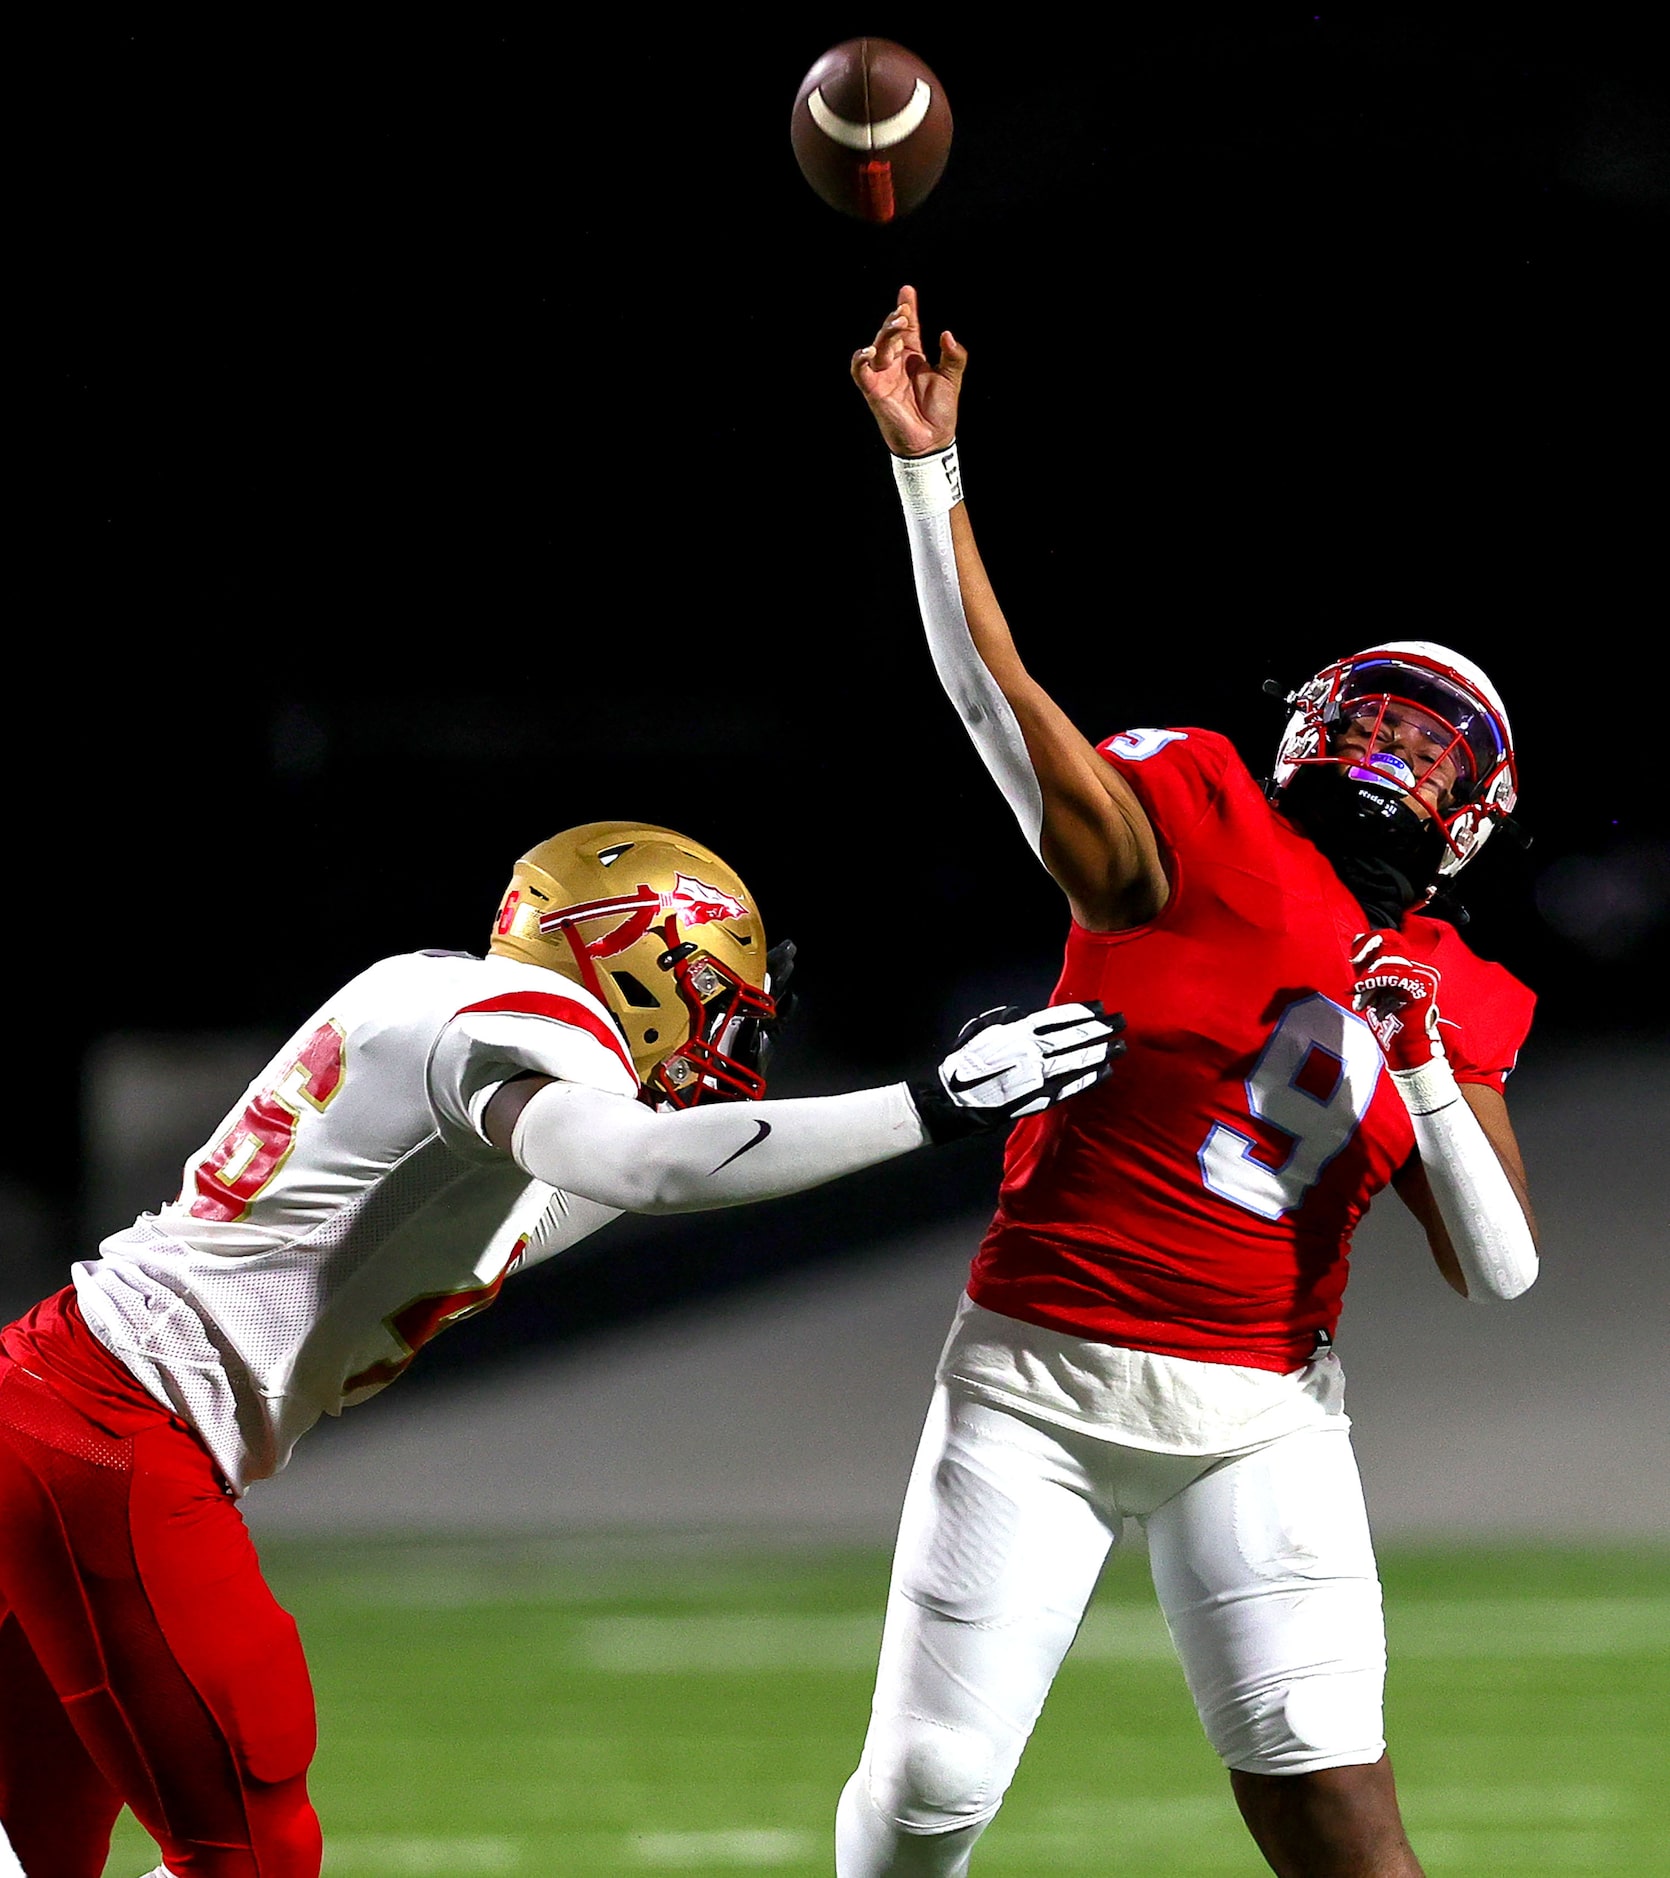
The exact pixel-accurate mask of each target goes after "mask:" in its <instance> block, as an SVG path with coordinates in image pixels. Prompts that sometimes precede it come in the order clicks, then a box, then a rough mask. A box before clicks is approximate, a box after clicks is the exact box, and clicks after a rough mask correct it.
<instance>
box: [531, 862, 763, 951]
mask: <svg viewBox="0 0 1670 1878" xmlns="http://www.w3.org/2000/svg"><path fill="white" fill-rule="evenodd" d="M665 913H670V914H672V915H673V916H674V918H676V919H677V920H678V921H679V922H680V923H681V924H682V925H685V926H706V925H707V924H709V922H710V921H713V920H720V919H743V918H746V916H747V913H748V908H747V907H746V906H745V905H744V904H743V903H742V901H740V900H739V899H737V897H736V895H735V894H731V893H726V892H725V891H724V889H723V888H721V887H710V886H708V884H707V883H706V882H705V881H701V880H696V879H693V878H692V877H691V876H690V875H689V874H675V875H674V876H673V885H672V890H671V891H670V892H668V893H657V892H656V891H655V889H654V888H653V887H651V886H648V885H644V886H639V887H637V888H636V889H634V891H632V892H631V893H616V894H611V895H610V896H609V897H608V898H607V899H606V900H585V901H582V902H581V903H580V904H579V905H577V906H564V907H558V908H555V909H554V910H553V911H551V912H549V913H541V914H540V916H539V930H540V932H541V933H543V934H546V935H547V936H548V935H550V934H551V933H554V932H561V931H562V930H563V928H564V927H575V926H581V925H585V924H587V923H588V922H590V921H592V920H597V919H611V918H617V919H618V920H619V922H620V923H619V924H618V925H616V926H612V927H611V928H610V929H609V931H607V932H606V933H603V934H602V935H601V936H600V937H598V938H596V939H588V940H580V936H579V934H578V933H575V934H574V935H573V936H574V938H575V940H576V941H577V942H578V943H579V944H580V946H581V949H582V950H583V951H584V952H585V953H586V955H587V957H589V958H594V959H607V958H613V957H614V956H615V954H616V953H618V952H624V951H626V950H627V949H628V947H630V946H634V945H636V944H637V943H638V941H639V940H640V939H641V938H642V937H643V936H644V934H645V933H646V932H648V931H649V929H650V927H651V926H652V925H653V924H654V923H655V921H656V917H657V915H658V914H665Z"/></svg>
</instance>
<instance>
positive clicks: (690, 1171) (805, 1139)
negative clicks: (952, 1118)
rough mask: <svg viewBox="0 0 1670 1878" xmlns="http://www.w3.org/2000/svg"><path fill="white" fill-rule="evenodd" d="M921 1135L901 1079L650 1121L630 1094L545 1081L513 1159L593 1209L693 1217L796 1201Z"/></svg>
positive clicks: (522, 1124)
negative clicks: (783, 1198)
mask: <svg viewBox="0 0 1670 1878" xmlns="http://www.w3.org/2000/svg"><path fill="white" fill-rule="evenodd" d="M927 1139H928V1134H927V1130H926V1129H925V1128H924V1127H923V1126H922V1118H921V1117H920V1116H919V1115H918V1114H917V1112H916V1104H915V1103H914V1102H912V1101H911V1099H910V1094H909V1091H908V1090H907V1089H906V1087H905V1085H904V1084H903V1083H892V1084H889V1085H887V1086H886V1087H884V1088H880V1089H855V1090H853V1091H852V1092H851V1093H849V1094H847V1095H833V1096H803V1097H796V1098H792V1099H788V1100H784V1101H780V1102H726V1103H720V1104H716V1105H715V1106H713V1107H711V1108H699V1109H681V1110H678V1111H676V1112H673V1113H661V1114H657V1113H655V1112H654V1111H652V1110H650V1109H647V1108H645V1107H644V1105H643V1104H642V1103H641V1102H638V1101H635V1100H632V1099H629V1098H626V1097H622V1096H618V1095H609V1094H607V1093H605V1092H604V1091H601V1090H598V1089H587V1088H583V1087H581V1086H580V1085H579V1084H577V1083H569V1082H553V1083H550V1084H548V1085H547V1086H546V1087H545V1088H543V1089H541V1090H540V1091H539V1093H538V1094H537V1095H535V1096H534V1097H533V1098H532V1099H531V1100H530V1101H529V1102H528V1104H527V1106H526V1107H525V1108H524V1109H523V1110H522V1113H521V1115H520V1116H518V1118H517V1121H516V1127H515V1129H514V1130H513V1131H512V1134H511V1140H510V1151H511V1154H512V1155H513V1156H514V1158H515V1160H516V1163H517V1165H518V1166H519V1167H520V1168H521V1169H522V1171H523V1172H524V1173H526V1174H530V1175H532V1176H533V1178H534V1179H535V1180H543V1181H546V1182H548V1183H549V1184H550V1185H551V1186H553V1187H559V1188H561V1189H562V1190H563V1191H565V1192H567V1193H571V1194H579V1195H581V1196H583V1197H584V1198H585V1199H588V1200H594V1201H596V1202H597V1203H598V1204H599V1205H601V1206H612V1207H619V1208H620V1209H621V1210H622V1211H623V1212H627V1213H697V1212H703V1211H706V1210H707V1209H709V1208H712V1207H720V1206H740V1205H742V1204H743V1203H744V1202H746V1201H749V1200H771V1199H776V1198H778V1197H779V1196H780V1195H783V1194H787V1193H799V1192H800V1191H802V1189H804V1188H806V1187H816V1186H819V1185H821V1184H822V1183H823V1182H824V1181H826V1180H833V1179H835V1178H836V1177H837V1176H838V1175H840V1174H851V1173H856V1172H857V1171H858V1170H859V1169H860V1168H864V1167H874V1166H875V1165H876V1164H877V1163H878V1162H881V1161H889V1160H892V1159H893V1158H894V1157H895V1156H896V1155H900V1154H908V1153H909V1152H910V1150H911V1149H912V1148H919V1147H921V1146H923V1145H924V1143H925V1142H926V1141H927Z"/></svg>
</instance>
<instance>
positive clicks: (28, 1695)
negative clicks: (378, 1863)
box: [0, 1293, 320, 1878]
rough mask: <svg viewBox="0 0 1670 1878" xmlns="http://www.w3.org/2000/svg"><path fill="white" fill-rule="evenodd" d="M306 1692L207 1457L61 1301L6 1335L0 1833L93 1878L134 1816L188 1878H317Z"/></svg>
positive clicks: (50, 1863) (53, 1867) (43, 1869)
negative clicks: (127, 1814)
mask: <svg viewBox="0 0 1670 1878" xmlns="http://www.w3.org/2000/svg"><path fill="white" fill-rule="evenodd" d="M314 1743H315V1724H314V1707H313V1690H312V1686H311V1682H310V1680H309V1677H308V1672H307V1664H306V1661H305V1659H304V1658H303V1655H302V1649H301V1643H300V1640H299V1638H298V1637H297V1634H296V1627H295V1624H294V1622H293V1621H292V1619H291V1618H290V1616H289V1613H288V1612H286V1611H285V1610H284V1609H283V1608H282V1607H281V1606H280V1605H279V1603H278V1602H277V1600H276V1599H275V1598H274V1597H273V1594H272V1592H271V1590H270V1589H269V1588H268V1586H267V1583H266V1580H265V1579H264V1578H263V1577H262V1574H261V1567H260V1563H259V1560H258V1559H257V1556H256V1552H255V1546H254V1543H253V1541H252V1540H251V1538H250V1536H249V1530H248V1528H247V1527H246V1526H245V1524H244V1521H243V1517H242V1515H241V1514H240V1513H239V1511H238V1509H237V1506H236V1504H235V1503H234V1502H233V1500H232V1499H231V1498H230V1496H229V1495H228V1494H227V1492H226V1490H225V1488H224V1487H223V1486H222V1484H221V1481H220V1478H219V1476H218V1475H217V1474H216V1472H215V1469H214V1467H213V1465H212V1463H211V1461H210V1459H209V1456H208V1452H207V1450H206V1449H205V1448H204V1447H203V1446H202V1444H201V1443H200V1442H199V1441H198V1440H197V1439H196V1437H195V1436H194V1435H192V1434H191V1433H190V1431H189V1430H188V1429H187V1427H186V1426H185V1424H184V1423H183V1422H181V1421H179V1420H178V1419H177V1418H176V1417H174V1416H172V1415H170V1414H169V1412H168V1411H167V1410H166V1409H165V1408H163V1407H162V1405H161V1404H160V1403H158V1402H156V1401H154V1400H153V1399H152V1398H151V1397H150V1396H149V1395H147V1394H146V1392H145V1391H144V1390H143V1389H141V1388H140V1386H139V1384H138V1383H137V1382H136V1381H135V1380H134V1379H133V1377H132V1376H130V1375H129V1374H128V1372H127V1370H126V1369H124V1368H123V1366H122V1365H121V1364H120V1363H118V1362H117V1361H116V1360H115V1358H114V1357H112V1356H110V1355H109V1354H108V1353H107V1352H106V1351H105V1350H104V1349H103V1347H102V1346H101V1345H100V1344H98V1343H97V1341H96V1339H94V1337H93V1336H92V1334H91V1333H90V1332H89V1331H88V1330H87V1328H86V1326H85V1324H84V1323H82V1321H81V1319H80V1315H79V1313H78V1312H77V1311H76V1310H75V1306H74V1299H73V1293H60V1294H59V1295H58V1296H57V1297H55V1298H51V1299H48V1300H47V1301H46V1302H45V1303H44V1304H42V1305H38V1306H36V1308H35V1310H34V1311H32V1312H30V1313H29V1315H28V1316H27V1317H26V1318H23V1319H21V1320H19V1322H18V1323H17V1324H14V1325H10V1326H8V1327H7V1329H6V1330H5V1331H4V1332H0V1821H3V1822H4V1824H5V1828H6V1833H7V1836H8V1837H9V1838H10V1840H11V1842H12V1845H13V1847H14V1849H15V1850H16V1852H17V1855H18V1857H19V1859H20V1860H21V1861H22V1863H23V1869H24V1870H25V1872H27V1873H28V1878H99V1874H100V1873H101V1872H102V1871H103V1870H104V1866H105V1861H106V1859H107V1857H108V1855H109V1850H110V1832H111V1828H112V1826H113V1825H114V1824H115V1821H116V1817H117V1815H118V1814H119V1812H120V1811H121V1809H122V1806H123V1805H124V1803H125V1804H126V1805H127V1806H129V1807H131V1808H132V1810H133V1813H134V1816H135V1817H136V1818H137V1819H138V1820H139V1822H140V1824H141V1825H142V1826H144V1828H145V1829H146V1831H147V1832H149V1833H150V1834H151V1836H152V1837H153V1838H154V1839H155V1840H156V1841H157V1844H158V1846H159V1847H160V1848H161V1851H162V1856H163V1860H164V1862H165V1863H166V1865H167V1867H168V1869H169V1871H170V1872H172V1873H175V1874H177V1875H178V1878H318V1872H319V1864H320V1838H319V1822H318V1818H317V1816H316V1815H315V1813H314V1811H313V1806H312V1803H311V1802H310V1800H309V1799H308V1795H307V1769H308V1765H309V1763H310V1762H311V1760H312V1758H313V1750H314Z"/></svg>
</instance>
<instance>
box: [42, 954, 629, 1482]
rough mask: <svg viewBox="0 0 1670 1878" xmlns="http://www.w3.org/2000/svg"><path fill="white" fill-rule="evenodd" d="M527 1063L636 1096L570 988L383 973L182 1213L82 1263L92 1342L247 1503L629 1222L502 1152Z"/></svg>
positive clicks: (400, 965)
mask: <svg viewBox="0 0 1670 1878" xmlns="http://www.w3.org/2000/svg"><path fill="white" fill-rule="evenodd" d="M529 1070H532V1071H537V1072H538V1073H540V1074H542V1075H545V1076H550V1077H554V1078H557V1079H558V1080H560V1081H564V1082H570V1083H577V1084H580V1085H582V1086H584V1087H586V1088H589V1089H592V1090H597V1091H602V1092H604V1093H607V1094H611V1095H618V1096H621V1097H623V1098H625V1099H628V1100H631V1099H633V1098H635V1097H636V1096H637V1094H638V1090H639V1082H638V1077H637V1074H636V1072H635V1070H634V1069H633V1065H632V1058H631V1054H630V1052H629V1050H628V1048H627V1044H626V1041H625V1039H624V1037H623V1036H622V1033H621V1031H620V1029H619V1028H618V1026H617V1025H616V1023H615V1021H614V1019H613V1017H612V1016H611V1015H610V1013H609V1012H608V1010H607V1009H606V1008H605V1007H604V1006H603V1005H602V1004H601V1003H600V1002H599V1001H598V1000H597V999H596V998H594V997H592V996H591V995H590V994H589V993H588V992H586V991H585V990H584V989H583V988H582V987H580V986H579V985H576V984H571V983H570V982H569V981H568V980H567V979H566V978H562V977H559V976H558V975H556V974H555V973H552V972H549V971H545V970H542V969H541V968H539V967H538V966H532V965H522V964H518V963H515V962H513V961H511V960H508V959H501V958H477V957H474V956H472V955H468V954H463V953H447V952H414V953H408V954H404V955H402V956H399V957H395V958H388V959H384V960H382V961H380V962H379V963H378V964H375V965H373V966H371V967H370V968H369V969H368V970H367V971H364V972H362V973H361V974H360V975H359V976H358V977H357V978H355V979H353V980H351V981H350V982H349V983H348V984H346V985H345V986H343V988H342V989H341V990H340V991H339V992H337V994H336V995H335V996H334V997H333V998H331V999H330V1000H329V1001H328V1002H327V1003H326V1004H324V1005H322V1006H321V1007H320V1009H319V1010H318V1011H316V1012H315V1013H314V1014H313V1016H311V1017H310V1018H309V1019H308V1020H307V1021H306V1022H305V1023H304V1024H303V1025H302V1026H301V1027H300V1028H299V1029H298V1030H297V1031H296V1033H295V1034H294V1036H292V1037H291V1038H290V1039H289V1041H288V1042H287V1043H286V1044H285V1045H284V1047H283V1048H282V1049H281V1050H279V1052H278V1053H277V1055H275V1056H274V1057H273V1059H272V1060H271V1062H269V1063H268V1064H267V1066H266V1068H265V1069H263V1070H262V1071H261V1073H260V1074H259V1075H258V1076H257V1077H256V1078H255V1080H254V1081H253V1082H252V1083H251V1084H250V1085H249V1087H248V1088H247V1089H246V1090H245V1091H244V1094H243V1095H242V1097H241V1098H240V1099H239V1100H238V1102H237V1103H236V1104H235V1105H234V1106H233V1107H232V1108H231V1109H230V1110H229V1111H228V1113H227V1115H226V1117H225V1119H224V1120H223V1121H222V1122H221V1123H220V1125H219V1126H218V1127H217V1128H216V1129H215V1131H214V1133H213V1134H212V1135H211V1136H210V1138H209V1139H208V1140H207V1141H206V1142H205V1143H204V1144H203V1145H202V1146H201V1147H200V1148H199V1149H198V1150H197V1151H196V1153H194V1154H193V1155H192V1156H191V1158H190V1159H189V1160H188V1161H187V1162H186V1164H185V1168H184V1171H183V1176H182V1180H181V1185H180V1191H179V1193H178V1195H177V1196H176V1197H175V1198H174V1199H173V1200H171V1201H170V1202H169V1203H168V1205H166V1206H164V1207H163V1208H162V1209H161V1211H160V1212H156V1213H143V1214H141V1215H140V1217H139V1218H138V1219H137V1220H136V1221H135V1223H134V1224H133V1225H132V1226H130V1227H128V1228H126V1229H125V1230H123V1231H121V1232H117V1233H113V1234H112V1235H111V1236H110V1237H109V1238H107V1239H106V1240H104V1242H103V1243H102V1245H101V1246H100V1248H99V1256H98V1258H97V1259H89V1260H85V1261H83V1262H81V1263H78V1264H77V1265H75V1266H74V1268H73V1272H72V1276H73V1279H74V1283H75V1289H76V1295H77V1298H78V1300H79V1302H80V1306H81V1311H82V1315H83V1316H84V1317H85V1318H86V1321H87V1324H88V1326H89V1327H90V1329H91V1330H92V1332H93V1334H94V1335H95V1336H96V1337H97V1338H98V1339H99V1341H100V1342H101V1343H103V1344H104V1345H105V1347H106V1348H107V1349H108V1350H110V1351H111V1353H112V1354H113V1355H115V1356H116V1357H117V1358H118V1359H119V1360H120V1361H121V1362H122V1363H124V1364H125V1365H126V1366H127V1367H128V1368H129V1369H130V1370H131V1371H132V1372H133V1374H134V1375H135V1376H136V1377H137V1378H138V1379H139V1381H140V1382H141V1383H142V1384H143V1385H144V1386H145V1387H146V1388H147V1389H148V1390H149V1391H150V1392H151V1394H153V1395H154V1396H156V1397H157V1399H158V1400H159V1401H161V1402H163V1403H165V1404H166V1405H167V1406H168V1407H169V1408H170V1409H171V1410H173V1411H174V1413H176V1414H178V1415H180V1416H181V1417H182V1418H183V1419H185V1420H186V1421H187V1422H189V1423H190V1424H191V1426H192V1427H193V1428H194V1429H195V1430H196V1431H197V1433H198V1435H199V1436H200V1438H201V1439H202V1441H203V1442H204V1444H205V1446H207V1448H208V1450H209V1452H210V1453H211V1454H212V1455H213V1457H214V1459H215V1462H216V1464H217V1466H218V1467H219V1468H220V1471H221V1472H222V1474H223V1475H224V1476H225V1478H226V1481H227V1483H228V1485H229V1486H230V1487H231V1488H232V1490H233V1491H234V1492H235V1493H238V1494H241V1493H243V1492H244V1490H245V1489H246V1488H247V1487H248V1485H249V1484H250V1482H251V1481H254V1480H259V1479H263V1478H265V1477H266V1476H268V1475H271V1474H275V1473H277V1472H278V1470H279V1469H280V1468H281V1467H283V1466H284V1464H285V1462H286V1461H287V1460H288V1459H289V1457H290V1452H291V1449H292V1448H293V1447H294V1445H295V1443H296V1441H297V1439H298V1438H299V1437H300V1436H301V1435H302V1434H304V1433H305V1432H306V1430H307V1429H309V1428H310V1427H312V1425H313V1424H314V1422H316V1421H317V1420H318V1418H319V1417H320V1415H321V1414H326V1415H336V1414H340V1413H341V1411H342V1410H343V1409H344V1408H346V1407H348V1406H350V1405H351V1404H353V1403H357V1402H363V1401H365V1400H366V1399H367V1398H368V1397H370V1396H372V1395H375V1394H376V1393H377V1391H378V1390H380V1389H382V1388H384V1387H385V1386H386V1385H387V1384H388V1383H390V1382H392V1381H393V1379H394V1378H395V1377H396V1376H397V1375H399V1374H400V1372H401V1371H402V1370H403V1369H404V1368H405V1367H406V1366H407V1365H408V1364H409V1363H410V1362H411V1361H412V1358H413V1356H414V1354H415V1353H416V1351H417V1350H418V1349H419V1348H421V1346H422V1345H423V1344H424V1343H426V1342H427V1341H428V1340H429V1339H430V1338H431V1337H433V1336H434V1335H435V1334H436V1333H437V1332H438V1331H440V1330H442V1329H444V1328H445V1327H446V1326H447V1325H448V1324H453V1323H456V1322H458V1320H459V1319H460V1318H463V1317H468V1316H470V1315H471V1314H472V1313H473V1312H475V1311H478V1310H481V1309H483V1308H484V1307H485V1306H487V1305H488V1304H491V1303H492V1302H493V1300H494V1299H495V1298H496V1297H497V1296H498V1293H499V1288H500V1287H501V1286H502V1285H503V1283H504V1281H505V1279H506V1277H507V1276H508V1275H509V1274H510V1272H511V1271H512V1270H513V1269H514V1268H516V1267H518V1266H524V1265H528V1264H531V1263H533V1262H534V1261H536V1260H538V1259H542V1258H548V1257H550V1256H551V1255H552V1254H553V1253H555V1252H559V1251H562V1250H563V1249H564V1248H565V1247H567V1246H570V1245H572V1244H574V1243H575V1241H576V1240H578V1239H581V1238H583V1237H584V1236H585V1235H586V1234H587V1233H589V1232H593V1231H595V1230H596V1228H597V1227H599V1226H601V1225H603V1224H605V1223H606V1222H607V1221H609V1220H611V1219H614V1218H615V1217H617V1214H618V1211H619V1209H618V1208H614V1207H608V1206H603V1205H599V1204H598V1203H596V1202H595V1201H591V1200H586V1199H581V1198H578V1197H576V1196H575V1195H573V1194H569V1193H565V1192H562V1191H559V1190H558V1189H557V1188H555V1187H553V1186H549V1185H546V1184H545V1183H544V1182H542V1181H539V1180H534V1179H530V1177H529V1176H528V1175H527V1174H526V1173H524V1172H523V1171H522V1169H521V1168H520V1167H519V1166H517V1164H516V1163H515V1162H514V1161H513V1160H512V1159H511V1158H510V1157H509V1156H507V1155H505V1154H502V1153H500V1152H499V1151H498V1150H496V1149H494V1148H492V1147H490V1146H489V1145H488V1144H487V1142H486V1139H485V1137H484V1136H483V1135H482V1133H481V1120H482V1115H483V1112H484V1110H485V1109H486V1106H487V1102H488V1100H489V1098H490V1097H491V1096H492V1094H493V1092H494V1091H495V1090H496V1089H497V1088H499V1087H500V1085H502V1084H503V1083H504V1082H505V1081H507V1080H508V1079H509V1078H510V1077H512V1076H517V1075H520V1074H522V1073H523V1072H525V1071H529Z"/></svg>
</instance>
